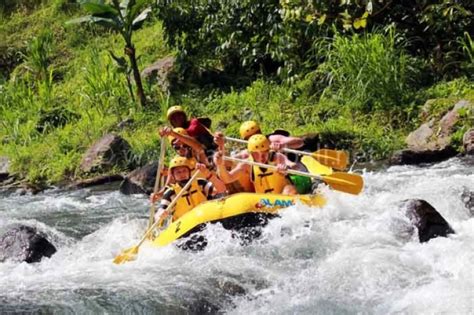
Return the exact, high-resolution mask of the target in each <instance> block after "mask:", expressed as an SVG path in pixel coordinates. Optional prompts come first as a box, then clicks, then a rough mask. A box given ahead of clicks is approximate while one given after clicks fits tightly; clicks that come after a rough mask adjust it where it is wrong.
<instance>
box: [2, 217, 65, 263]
mask: <svg viewBox="0 0 474 315" xmlns="http://www.w3.org/2000/svg"><path fill="white" fill-rule="evenodd" d="M55 252H56V248H55V247H54V245H53V244H51V243H50V242H49V241H48V240H47V239H46V235H45V234H44V233H41V232H39V231H37V230H36V229H35V228H32V227H29V226H25V225H20V226H17V227H14V228H12V229H10V230H9V231H8V232H6V233H5V234H3V235H2V236H1V237H0V262H3V261H5V260H12V261H16V262H22V261H25V262H27V263H34V262H39V261H41V259H42V258H43V257H51V256H52V255H53V254H54V253H55Z"/></svg>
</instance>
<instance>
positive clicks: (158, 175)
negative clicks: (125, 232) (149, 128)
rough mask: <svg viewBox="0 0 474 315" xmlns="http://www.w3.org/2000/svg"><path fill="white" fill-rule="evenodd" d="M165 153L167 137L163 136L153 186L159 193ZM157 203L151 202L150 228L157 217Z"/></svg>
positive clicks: (155, 191)
mask: <svg viewBox="0 0 474 315" xmlns="http://www.w3.org/2000/svg"><path fill="white" fill-rule="evenodd" d="M165 153H166V138H165V137H162V138H161V143H160V157H159V160H158V167H157V169H156V177H155V186H154V187H153V193H157V192H158V190H159V189H160V188H161V173H162V172H163V166H164V164H165V163H164V162H165ZM155 211H156V208H155V203H152V204H151V208H150V219H149V220H148V228H150V227H151V226H152V225H153V221H154V217H155Z"/></svg>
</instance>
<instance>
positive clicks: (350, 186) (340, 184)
mask: <svg viewBox="0 0 474 315" xmlns="http://www.w3.org/2000/svg"><path fill="white" fill-rule="evenodd" d="M322 179H323V181H324V182H325V183H327V184H328V185H329V186H331V188H332V189H335V190H339V191H343V192H346V193H348V194H353V195H358V194H359V193H360V192H361V191H362V188H363V187H364V180H363V179H362V176H360V175H357V174H349V173H332V174H331V175H327V176H322Z"/></svg>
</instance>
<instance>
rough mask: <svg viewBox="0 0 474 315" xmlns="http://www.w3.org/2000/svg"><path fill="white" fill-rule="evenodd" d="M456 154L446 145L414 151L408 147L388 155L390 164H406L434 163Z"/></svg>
mask: <svg viewBox="0 0 474 315" xmlns="http://www.w3.org/2000/svg"><path fill="white" fill-rule="evenodd" d="M456 154H457V151H456V150H455V149H454V148H453V147H451V146H447V147H446V148H444V149H443V150H434V151H431V150H424V151H415V150H410V149H405V150H399V151H396V152H395V153H394V154H393V155H392V156H391V157H390V161H389V162H390V164H391V165H406V164H422V163H434V162H441V161H444V160H447V159H449V158H451V157H453V156H455V155H456Z"/></svg>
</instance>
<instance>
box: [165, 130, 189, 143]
mask: <svg viewBox="0 0 474 315" xmlns="http://www.w3.org/2000/svg"><path fill="white" fill-rule="evenodd" d="M173 131H174V132H176V133H177V134H180V135H182V136H187V135H188V132H187V131H186V129H184V128H181V127H177V128H174V129H173ZM175 139H176V138H175V137H173V136H168V141H169V142H170V143H173V141H174V140H175Z"/></svg>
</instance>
